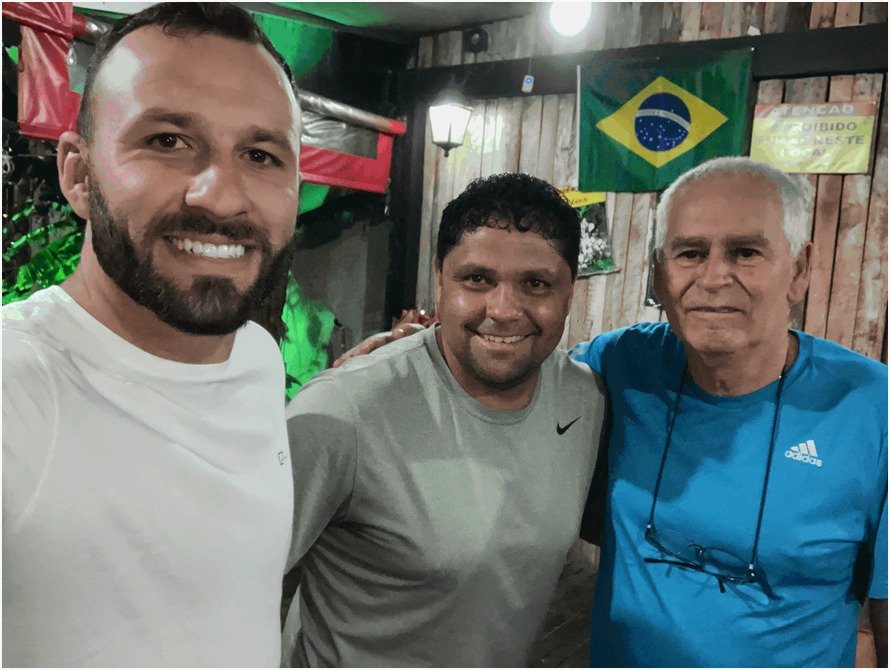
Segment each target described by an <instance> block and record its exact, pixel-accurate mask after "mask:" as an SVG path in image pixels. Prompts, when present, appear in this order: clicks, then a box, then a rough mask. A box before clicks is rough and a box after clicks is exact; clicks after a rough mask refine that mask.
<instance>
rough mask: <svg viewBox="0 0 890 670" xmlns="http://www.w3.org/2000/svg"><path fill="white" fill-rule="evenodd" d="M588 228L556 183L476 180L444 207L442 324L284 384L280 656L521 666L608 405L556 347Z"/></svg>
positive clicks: (355, 662)
mask: <svg viewBox="0 0 890 670" xmlns="http://www.w3.org/2000/svg"><path fill="white" fill-rule="evenodd" d="M579 243H580V223H579V221H578V216H577V214H576V213H575V211H574V210H573V209H572V208H571V207H570V206H569V204H568V203H567V202H566V201H565V199H564V198H563V197H562V196H561V195H560V194H559V192H558V191H557V190H556V189H554V188H553V187H552V186H550V185H549V184H547V183H546V182H543V181H541V180H539V179H536V178H534V177H531V176H529V175H524V174H503V175H496V176H493V177H489V178H487V179H484V180H477V181H475V182H473V183H472V184H470V186H469V187H468V188H467V189H466V191H464V193H462V194H461V195H460V196H458V197H457V198H456V199H455V200H454V201H453V202H451V203H450V204H449V205H448V207H446V208H445V211H444V213H443V215H442V223H441V226H440V228H439V237H438V251H437V257H436V304H437V313H438V317H439V320H440V325H439V326H438V327H436V328H430V329H427V330H426V331H424V332H421V333H418V334H417V335H414V336H411V337H407V338H405V339H403V340H401V341H400V342H399V343H397V344H394V345H392V346H391V347H388V348H387V349H385V350H384V351H381V352H379V353H377V354H373V355H370V356H367V357H364V358H362V359H358V360H355V361H351V362H349V363H347V364H346V365H344V366H342V367H340V368H339V369H337V370H334V371H330V372H327V373H325V374H322V375H320V376H318V377H316V378H315V379H313V380H312V381H311V382H310V383H309V384H307V385H306V386H305V387H304V388H303V389H302V390H301V392H300V393H299V394H298V395H297V397H296V398H295V399H294V400H293V402H292V403H291V405H290V406H289V408H288V415H289V419H288V432H289V436H290V446H291V463H292V465H293V470H294V478H295V479H294V482H295V488H294V491H295V504H294V515H295V516H294V538H293V544H292V548H291V554H290V561H289V564H290V565H293V564H295V563H297V562H299V564H300V588H299V591H298V594H297V596H296V597H295V598H294V601H293V603H292V605H291V611H290V613H289V616H288V621H287V623H286V625H285V645H284V648H285V655H284V659H283V660H284V661H285V663H287V664H290V663H293V664H296V665H301V666H305V665H308V666H375V667H376V666H425V667H426V666H432V667H450V666H465V665H469V666H483V667H485V666H520V665H524V664H525V663H526V654H527V652H528V648H529V646H530V645H531V643H532V641H533V640H534V637H535V633H536V631H537V630H538V628H539V627H540V625H541V623H542V621H543V619H544V615H545V614H546V612H547V606H548V604H549V602H550V598H551V597H552V594H553V589H554V587H555V585H556V580H557V578H558V576H559V573H560V570H561V568H562V566H563V563H564V561H565V556H566V553H567V552H568V550H569V548H570V547H571V546H572V543H573V542H574V540H575V538H576V537H577V532H578V526H579V523H580V514H581V511H582V508H583V502H584V498H585V494H586V492H587V487H588V484H589V482H590V477H591V473H592V471H593V465H594V461H595V460H596V449H594V448H591V445H592V444H596V443H597V440H598V437H599V434H600V429H601V425H602V419H603V406H604V404H603V403H604V401H603V394H602V392H601V391H600V389H599V385H598V382H597V380H596V377H595V376H594V375H593V374H592V373H591V372H590V370H589V369H588V368H587V366H584V365H580V364H577V363H574V362H572V361H570V360H569V358H568V357H567V356H566V355H565V354H564V353H561V352H554V348H555V347H556V345H557V344H558V342H559V340H560V337H561V336H562V332H563V327H564V325H565V320H566V315H567V314H568V310H569V305H570V304H571V298H572V287H573V280H574V279H575V276H576V273H577V268H578V246H579ZM291 650H292V651H291Z"/></svg>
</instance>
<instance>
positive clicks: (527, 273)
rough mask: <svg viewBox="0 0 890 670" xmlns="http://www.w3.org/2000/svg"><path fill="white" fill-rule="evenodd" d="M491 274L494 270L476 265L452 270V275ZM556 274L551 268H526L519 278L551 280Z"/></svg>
mask: <svg viewBox="0 0 890 670" xmlns="http://www.w3.org/2000/svg"><path fill="white" fill-rule="evenodd" d="M467 273H472V274H493V273H494V270H492V269H491V268H490V267H488V266H485V265H480V264H478V263H473V262H469V263H464V264H463V265H458V266H457V267H455V268H454V274H456V275H460V274H467ZM557 274H558V273H557V272H556V271H555V270H553V269H551V268H546V267H541V268H527V269H524V270H520V271H519V276H520V277H532V276H534V277H545V278H547V279H553V278H555V277H556V276H557Z"/></svg>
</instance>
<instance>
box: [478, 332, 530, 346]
mask: <svg viewBox="0 0 890 670" xmlns="http://www.w3.org/2000/svg"><path fill="white" fill-rule="evenodd" d="M480 335H482V338H483V339H485V340H488V341H489V342H497V343H498V344H514V343H516V342H521V341H522V340H524V339H525V338H526V336H525V335H511V336H510V337H497V336H495V335H483V334H482V333H480Z"/></svg>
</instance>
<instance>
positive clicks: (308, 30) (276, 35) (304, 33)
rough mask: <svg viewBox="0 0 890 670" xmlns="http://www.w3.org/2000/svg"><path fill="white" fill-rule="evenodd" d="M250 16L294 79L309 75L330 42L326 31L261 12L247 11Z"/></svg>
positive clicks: (330, 35)
mask: <svg viewBox="0 0 890 670" xmlns="http://www.w3.org/2000/svg"><path fill="white" fill-rule="evenodd" d="M250 15H251V16H253V18H254V20H255V21H256V22H257V24H258V25H259V27H260V28H261V29H262V30H263V32H264V33H266V37H268V38H269V41H270V42H272V45H273V46H274V47H275V48H276V49H277V50H278V53H280V54H281V56H282V58H284V60H285V62H286V63H287V64H288V66H289V67H290V69H291V72H293V75H294V77H295V78H299V77H301V76H302V75H304V74H306V73H307V72H311V71H312V70H313V69H314V68H315V66H316V65H317V64H318V62H319V61H320V60H321V59H322V57H323V56H324V55H325V53H326V52H327V50H328V49H330V48H331V45H332V44H333V43H334V32H333V31H332V30H330V29H328V28H322V27H321V26H314V25H310V24H308V23H301V22H300V21H295V20H294V19H286V18H284V17H282V16H274V15H272V14H264V13H262V12H250Z"/></svg>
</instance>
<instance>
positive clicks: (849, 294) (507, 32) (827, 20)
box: [417, 2, 887, 358]
mask: <svg viewBox="0 0 890 670" xmlns="http://www.w3.org/2000/svg"><path fill="white" fill-rule="evenodd" d="M597 13H598V14H597ZM886 21H887V5H886V4H884V3H858V2H855V3H842V2H841V3H833V2H828V3H764V2H753V3H752V2H749V3H717V2H701V3H700V2H663V3H662V2H646V3H642V2H631V3H610V4H605V3H602V4H594V16H593V20H592V21H591V27H590V29H589V30H588V31H585V32H584V33H582V35H580V36H579V37H578V38H576V39H574V40H567V41H557V40H556V39H555V38H554V37H553V36H552V31H549V30H548V29H547V28H546V19H545V18H544V17H526V18H523V19H513V20H509V21H499V22H496V23H492V24H488V25H485V26H483V27H484V28H485V29H486V30H487V31H488V34H489V49H488V51H487V52H485V53H481V54H478V55H475V54H469V53H462V51H461V32H460V31H457V30H455V31H451V32H447V33H442V34H439V35H436V36H432V37H424V38H421V40H420V43H419V47H418V56H417V65H418V67H421V68H423V67H433V66H439V65H457V64H461V63H473V62H477V61H478V62H482V61H490V60H506V59H513V58H525V57H531V58H530V67H531V70H532V72H534V56H535V55H541V54H547V53H570V52H576V51H584V50H590V49H601V48H606V49H608V48H616V47H633V46H639V45H642V44H654V43H665V42H677V41H680V42H685V41H694V40H702V39H712V38H718V37H736V36H739V35H746V34H757V32H759V33H778V32H789V31H797V30H805V29H807V28H830V27H840V26H847V25H857V24H860V23H880V22H886ZM517 89H518V82H517ZM517 94H518V95H521V94H519V93H518V90H517ZM757 96H758V101H759V102H762V103H778V102H824V101H826V100H838V101H843V100H883V101H884V102H882V104H881V107H880V109H881V110H882V117H881V123H880V131H879V137H878V141H877V142H878V150H877V157H876V160H875V163H874V168H873V170H872V174H870V175H850V176H845V177H844V176H839V175H818V176H816V175H811V176H809V177H808V179H809V180H810V181H811V182H812V184H813V186H814V188H815V201H814V202H813V203H812V206H811V211H812V213H813V218H812V221H813V228H812V233H813V235H812V239H813V242H814V246H815V251H816V254H815V266H814V272H813V278H812V282H811V288H810V292H809V294H808V298H807V300H806V301H805V302H804V303H803V304H802V305H800V306H798V308H797V309H796V310H795V311H794V313H793V319H794V323H795V325H796V326H798V327H803V328H804V329H805V330H806V331H807V332H810V333H813V334H815V335H819V336H822V337H828V338H829V339H832V340H835V341H837V342H840V343H842V344H844V345H845V346H848V347H852V348H854V349H856V350H857V351H860V352H862V353H864V354H866V355H868V356H871V357H874V358H881V357H886V354H885V353H884V342H885V340H886V338H885V330H886V328H885V326H886V322H887V113H886V90H885V86H884V76H883V75H867V74H863V75H850V76H842V77H831V78H829V77H813V78H808V79H797V80H787V81H780V80H774V81H763V82H760V83H759V86H758V91H757ZM576 113H577V112H576V96H575V94H566V95H547V96H535V95H529V96H523V97H515V98H501V99H497V100H487V101H484V100H479V101H475V104H474V105H473V115H472V117H471V119H470V126H469V128H468V130H467V135H466V138H465V142H464V145H463V146H462V147H460V148H458V149H455V150H454V151H452V152H451V154H450V155H449V157H448V158H447V159H446V158H444V156H443V152H442V151H441V150H439V149H438V148H436V147H435V146H434V145H433V144H432V142H431V141H430V138H429V129H427V143H426V146H425V154H424V182H423V183H424V200H423V207H422V234H421V242H420V244H421V248H420V258H419V268H418V282H417V296H418V304H419V305H421V306H431V305H432V300H433V296H434V290H435V287H434V278H433V269H432V268H433V266H432V259H433V253H434V249H435V241H436V234H437V229H438V221H439V219H440V217H441V214H442V209H443V208H444V206H445V205H446V204H447V203H448V202H449V201H450V200H451V199H452V198H453V197H454V196H456V195H457V194H458V193H460V192H461V191H462V190H463V189H464V188H465V187H466V185H467V184H468V183H469V182H470V181H471V180H472V179H474V178H476V177H480V176H488V175H491V174H496V173H498V172H505V171H516V170H519V171H522V172H528V173H530V174H533V175H535V176H537V177H541V178H542V179H546V180H548V181H550V182H552V183H553V184H554V185H556V186H558V187H560V188H562V187H575V186H577V183H578V174H577V151H578V143H577V119H576ZM656 196H657V194H656V193H609V194H608V195H607V198H606V208H607V213H608V217H609V218H608V220H609V224H610V226H611V231H612V245H613V254H614V256H615V261H616V264H617V266H618V267H619V268H620V269H621V271H620V272H618V273H616V274H610V275H601V276H595V277H591V278H587V279H581V280H579V281H578V282H577V284H576V287H575V297H574V300H573V304H572V311H571V314H570V316H569V319H568V323H567V328H566V332H565V335H564V337H563V342H562V345H563V346H567V345H568V346H570V345H572V344H574V343H576V342H579V341H583V340H586V339H589V338H590V337H592V336H594V335H597V334H598V333H600V332H603V331H606V330H609V329H612V328H618V327H621V326H626V325H631V324H634V323H638V322H640V321H652V320H659V319H662V318H663V315H662V314H661V313H660V311H659V310H658V309H656V308H651V307H645V306H644V297H645V293H646V287H647V280H648V252H649V239H648V238H649V234H650V229H651V226H650V225H649V222H650V217H651V213H652V209H653V207H654V205H655V202H656Z"/></svg>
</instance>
